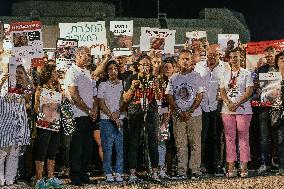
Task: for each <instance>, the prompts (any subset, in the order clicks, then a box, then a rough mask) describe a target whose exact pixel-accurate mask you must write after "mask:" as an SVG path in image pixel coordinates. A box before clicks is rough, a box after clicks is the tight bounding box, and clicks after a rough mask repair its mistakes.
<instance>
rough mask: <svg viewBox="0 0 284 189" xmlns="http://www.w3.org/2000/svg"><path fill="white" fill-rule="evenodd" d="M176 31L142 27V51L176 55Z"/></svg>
mask: <svg viewBox="0 0 284 189" xmlns="http://www.w3.org/2000/svg"><path fill="white" fill-rule="evenodd" d="M175 33H176V30H168V29H159V28H149V27H141V36H140V50H141V51H150V50H151V49H153V50H155V51H156V52H161V53H170V54H174V46H175Z"/></svg>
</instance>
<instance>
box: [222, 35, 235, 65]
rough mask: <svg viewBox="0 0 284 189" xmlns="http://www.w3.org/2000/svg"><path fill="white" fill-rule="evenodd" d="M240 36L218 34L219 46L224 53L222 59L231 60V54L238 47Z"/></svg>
mask: <svg viewBox="0 0 284 189" xmlns="http://www.w3.org/2000/svg"><path fill="white" fill-rule="evenodd" d="M239 39H240V37H239V34H218V44H219V45H220V50H221V52H222V58H223V60H224V61H226V62H227V61H228V60H229V58H228V57H229V52H230V51H231V50H233V49H234V48H236V47H238V44H239Z"/></svg>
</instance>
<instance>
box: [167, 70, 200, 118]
mask: <svg viewBox="0 0 284 189" xmlns="http://www.w3.org/2000/svg"><path fill="white" fill-rule="evenodd" d="M203 91H204V87H203V81H202V79H201V76H200V74H199V73H197V72H195V71H192V72H190V73H188V74H185V75H184V74H180V73H177V74H174V75H173V76H172V77H171V78H170V81H169V83H168V86H167V89H166V92H165V93H166V94H170V95H173V97H174V100H175V102H176V103H177V105H179V104H180V105H181V101H180V100H181V99H182V100H185V101H187V102H186V103H185V102H182V104H183V105H182V107H179V106H178V107H179V108H181V109H182V108H183V109H184V108H185V107H188V106H189V107H191V106H192V104H193V102H194V100H195V98H196V95H197V94H198V93H202V92H203ZM184 105H185V106H184ZM201 114H202V111H201V108H200V106H199V107H198V108H197V109H195V111H194V112H193V114H192V116H199V115H201Z"/></svg>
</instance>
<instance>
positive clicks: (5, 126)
mask: <svg viewBox="0 0 284 189" xmlns="http://www.w3.org/2000/svg"><path fill="white" fill-rule="evenodd" d="M11 97H15V94H8V95H6V96H5V97H1V96H0V148H3V147H9V146H13V145H17V146H23V145H28V144H30V130H29V127H28V119H27V113H26V107H25V101H24V100H23V99H22V98H21V97H20V98H17V100H15V98H12V99H11ZM8 98H9V99H8Z"/></svg>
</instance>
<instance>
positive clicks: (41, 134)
mask: <svg viewBox="0 0 284 189" xmlns="http://www.w3.org/2000/svg"><path fill="white" fill-rule="evenodd" d="M37 133H38V134H37V150H36V161H44V160H45V158H47V159H49V160H54V159H55V156H56V154H57V152H58V148H59V145H60V135H59V132H55V131H49V130H44V129H38V131H37Z"/></svg>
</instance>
